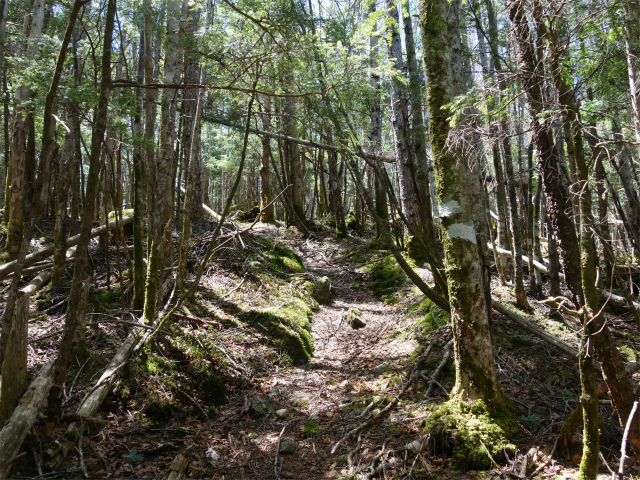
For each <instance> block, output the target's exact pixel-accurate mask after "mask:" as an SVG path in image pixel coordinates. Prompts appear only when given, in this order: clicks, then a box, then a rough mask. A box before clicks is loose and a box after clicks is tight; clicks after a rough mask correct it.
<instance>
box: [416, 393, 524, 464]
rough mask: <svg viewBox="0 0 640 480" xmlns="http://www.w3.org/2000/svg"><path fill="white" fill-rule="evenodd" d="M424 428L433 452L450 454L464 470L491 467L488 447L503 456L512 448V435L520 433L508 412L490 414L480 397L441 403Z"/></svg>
mask: <svg viewBox="0 0 640 480" xmlns="http://www.w3.org/2000/svg"><path fill="white" fill-rule="evenodd" d="M425 429H426V431H428V432H429V433H430V435H431V440H430V442H431V444H432V447H433V449H432V452H435V453H436V454H443V455H450V456H451V457H452V458H453V460H454V461H455V463H456V466H457V467H458V468H462V469H465V470H466V469H469V468H474V469H487V468H489V467H491V459H490V458H489V455H488V454H487V450H488V451H489V453H490V454H491V456H492V457H493V459H494V460H496V461H500V460H502V459H504V454H505V452H507V453H509V454H510V453H513V452H515V449H516V447H515V445H514V444H512V443H511V439H514V438H516V437H517V436H518V434H519V430H518V427H517V424H516V423H515V421H514V420H513V418H512V417H511V416H509V415H505V416H504V417H501V418H496V417H494V416H491V415H490V414H489V410H488V408H487V406H486V404H485V403H484V402H482V401H480V400H477V401H475V402H473V403H470V404H469V403H464V402H461V401H459V400H455V399H454V400H451V401H449V402H447V403H444V404H443V405H442V406H441V407H440V408H439V409H438V410H437V411H436V412H434V414H433V415H432V416H431V417H430V418H429V419H428V420H427V423H426V427H425Z"/></svg>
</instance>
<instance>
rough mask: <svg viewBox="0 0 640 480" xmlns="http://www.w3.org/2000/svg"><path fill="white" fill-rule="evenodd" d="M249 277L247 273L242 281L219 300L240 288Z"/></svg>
mask: <svg viewBox="0 0 640 480" xmlns="http://www.w3.org/2000/svg"><path fill="white" fill-rule="evenodd" d="M246 279H247V275H246V274H245V276H244V277H242V281H241V282H240V283H239V284H238V285H236V286H235V287H233V288H232V289H231V290H229V291H228V292H227V293H225V294H224V295H222V296H221V297H220V298H219V299H218V300H224V299H225V298H227V297H228V296H229V295H231V294H232V293H233V292H235V291H236V290H238V289H239V288H240V287H241V286H242V285H243V284H244V281H245V280H246Z"/></svg>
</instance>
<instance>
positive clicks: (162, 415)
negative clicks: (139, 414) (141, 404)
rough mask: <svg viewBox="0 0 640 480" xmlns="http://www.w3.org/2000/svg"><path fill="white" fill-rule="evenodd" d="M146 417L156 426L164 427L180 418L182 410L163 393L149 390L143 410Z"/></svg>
mask: <svg viewBox="0 0 640 480" xmlns="http://www.w3.org/2000/svg"><path fill="white" fill-rule="evenodd" d="M144 413H145V414H146V415H147V417H148V418H149V419H150V420H152V421H153V422H155V423H156V424H158V425H166V424H167V423H169V422H170V421H171V420H173V419H174V418H177V417H179V416H181V413H183V409H182V408H180V405H179V404H178V403H176V402H175V401H172V400H171V399H170V398H168V397H167V395H166V394H164V393H163V392H158V391H156V390H150V391H148V392H147V401H146V405H145V408H144Z"/></svg>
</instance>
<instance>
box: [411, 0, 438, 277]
mask: <svg viewBox="0 0 640 480" xmlns="http://www.w3.org/2000/svg"><path fill="white" fill-rule="evenodd" d="M401 4H402V12H403V21H404V38H405V44H406V47H407V72H408V74H409V98H410V99H411V124H410V127H409V142H410V144H411V148H412V151H413V156H414V159H415V180H414V181H415V187H416V190H417V192H418V193H419V197H418V198H419V200H420V205H419V206H420V209H421V212H420V217H421V218H422V221H423V238H424V243H425V244H426V245H427V247H428V248H429V250H431V252H432V254H433V255H432V257H433V258H430V264H431V270H432V271H433V270H435V269H442V267H443V264H442V257H441V255H440V249H439V248H438V240H437V237H436V231H435V226H434V223H433V215H432V208H431V203H432V200H431V185H430V182H429V162H428V160H427V132H426V128H425V124H424V118H423V115H422V104H423V101H422V82H421V80H420V72H419V71H418V62H417V60H416V46H415V41H414V37H413V21H412V16H411V9H410V6H409V1H408V0H402V2H401ZM411 248H412V247H411V243H409V249H411Z"/></svg>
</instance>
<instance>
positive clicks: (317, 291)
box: [313, 277, 331, 305]
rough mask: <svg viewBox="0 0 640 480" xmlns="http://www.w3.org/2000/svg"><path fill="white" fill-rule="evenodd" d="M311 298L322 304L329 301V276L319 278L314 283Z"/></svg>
mask: <svg viewBox="0 0 640 480" xmlns="http://www.w3.org/2000/svg"><path fill="white" fill-rule="evenodd" d="M313 298H314V299H315V300H316V301H317V302H318V303H320V304H322V305H326V304H327V303H329V302H331V280H329V277H322V278H319V279H318V280H317V281H316V282H315V283H314V287H313Z"/></svg>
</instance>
